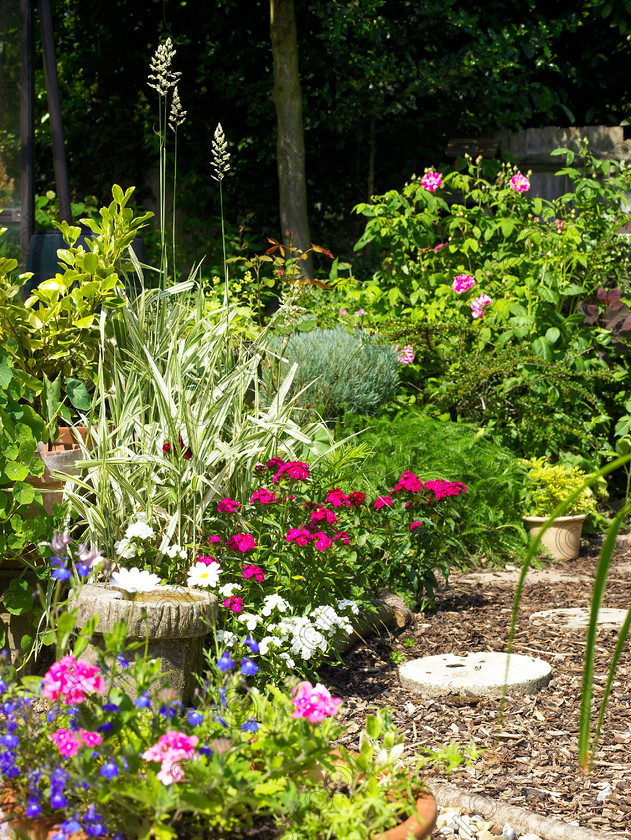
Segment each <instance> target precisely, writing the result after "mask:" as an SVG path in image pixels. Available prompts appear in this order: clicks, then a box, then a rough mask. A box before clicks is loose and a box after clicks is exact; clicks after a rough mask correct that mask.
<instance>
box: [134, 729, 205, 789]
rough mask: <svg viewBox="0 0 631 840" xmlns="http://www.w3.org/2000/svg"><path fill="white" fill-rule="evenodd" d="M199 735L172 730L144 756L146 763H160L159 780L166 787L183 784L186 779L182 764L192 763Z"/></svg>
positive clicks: (161, 737) (162, 736) (146, 751)
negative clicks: (183, 762) (184, 762)
mask: <svg viewBox="0 0 631 840" xmlns="http://www.w3.org/2000/svg"><path fill="white" fill-rule="evenodd" d="M198 740H199V739H198V738H197V735H186V734H185V733H184V732H177V731H176V730H171V731H170V732H167V733H166V735H161V736H160V738H159V739H158V742H157V743H156V744H154V745H153V746H152V747H149V749H148V750H145V752H144V753H143V754H142V758H144V759H145V761H157V762H160V764H161V767H160V771H159V772H158V773H157V774H156V775H157V778H158V779H159V780H160V781H161V782H162V784H164V785H170V784H172V783H173V782H181V781H182V779H183V778H184V770H182V767H181V764H180V762H182V761H185V760H187V761H190V760H191V759H192V758H193V757H194V755H195V747H196V746H197V743H198Z"/></svg>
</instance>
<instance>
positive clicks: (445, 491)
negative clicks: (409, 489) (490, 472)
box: [425, 478, 467, 501]
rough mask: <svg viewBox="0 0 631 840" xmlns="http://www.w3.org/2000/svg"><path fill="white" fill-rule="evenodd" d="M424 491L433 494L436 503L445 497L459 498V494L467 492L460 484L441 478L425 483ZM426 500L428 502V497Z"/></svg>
mask: <svg viewBox="0 0 631 840" xmlns="http://www.w3.org/2000/svg"><path fill="white" fill-rule="evenodd" d="M425 489H426V490H429V492H430V493H433V494H434V499H435V500H436V501H438V500H439V499H444V498H446V497H447V496H459V495H460V494H461V493H466V492H467V488H466V487H465V485H464V484H463V483H462V482H460V481H445V480H444V479H442V478H438V479H436V480H435V481H426V482H425ZM427 500H428V501H430V500H431V499H430V497H428V499H427Z"/></svg>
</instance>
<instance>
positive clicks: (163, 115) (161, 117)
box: [147, 38, 186, 283]
mask: <svg viewBox="0 0 631 840" xmlns="http://www.w3.org/2000/svg"><path fill="white" fill-rule="evenodd" d="M175 53H176V51H175V50H174V49H173V43H172V41H171V39H170V38H167V39H166V41H165V42H164V44H160V45H159V46H158V48H157V49H156V51H155V53H154V55H153V57H152V59H151V62H150V65H149V70H150V72H149V77H148V79H147V84H148V85H149V87H150V88H153V89H154V90H155V91H157V93H158V97H159V107H158V138H159V142H160V151H159V166H160V275H161V278H162V282H163V283H164V282H165V280H166V277H167V273H168V257H167V243H166V163H167V150H166V126H167V124H168V122H169V121H170V120H169V104H168V94H169V91H170V90H171V88H175V86H176V85H177V82H178V79H179V78H180V76H181V73H176V72H174V71H173V70H172V69H171V67H172V64H173V58H174V56H175ZM176 95H177V88H176V89H175V94H174V96H173V102H174V103H175V97H176ZM177 102H178V105H179V96H177ZM179 109H180V111H181V106H179ZM182 113H183V114H184V116H186V112H182ZM182 121H183V120H182ZM177 124H178V125H179V123H177ZM176 128H177V125H176ZM173 196H174V198H173V200H174V201H175V188H174V190H173ZM173 223H174V224H175V216H174V219H173Z"/></svg>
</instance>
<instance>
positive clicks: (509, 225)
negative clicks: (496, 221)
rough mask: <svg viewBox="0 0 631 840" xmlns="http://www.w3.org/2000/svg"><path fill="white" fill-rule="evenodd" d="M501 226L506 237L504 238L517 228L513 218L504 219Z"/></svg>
mask: <svg viewBox="0 0 631 840" xmlns="http://www.w3.org/2000/svg"><path fill="white" fill-rule="evenodd" d="M500 227H501V228H502V236H503V237H504V239H508V237H509V236H510V235H511V233H512V232H513V230H514V229H515V222H514V221H513V220H512V219H504V221H503V222H502V223H501V225H500Z"/></svg>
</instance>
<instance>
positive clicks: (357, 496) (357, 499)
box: [348, 490, 366, 507]
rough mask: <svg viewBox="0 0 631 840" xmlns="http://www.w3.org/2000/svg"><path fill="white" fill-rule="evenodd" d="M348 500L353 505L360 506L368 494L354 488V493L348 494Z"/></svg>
mask: <svg viewBox="0 0 631 840" xmlns="http://www.w3.org/2000/svg"><path fill="white" fill-rule="evenodd" d="M348 501H349V502H350V503H351V504H352V506H353V507H359V506H360V505H362V504H363V503H364V502H365V501H366V494H365V493H362V491H361V490H353V491H352V493H349V494H348Z"/></svg>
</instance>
